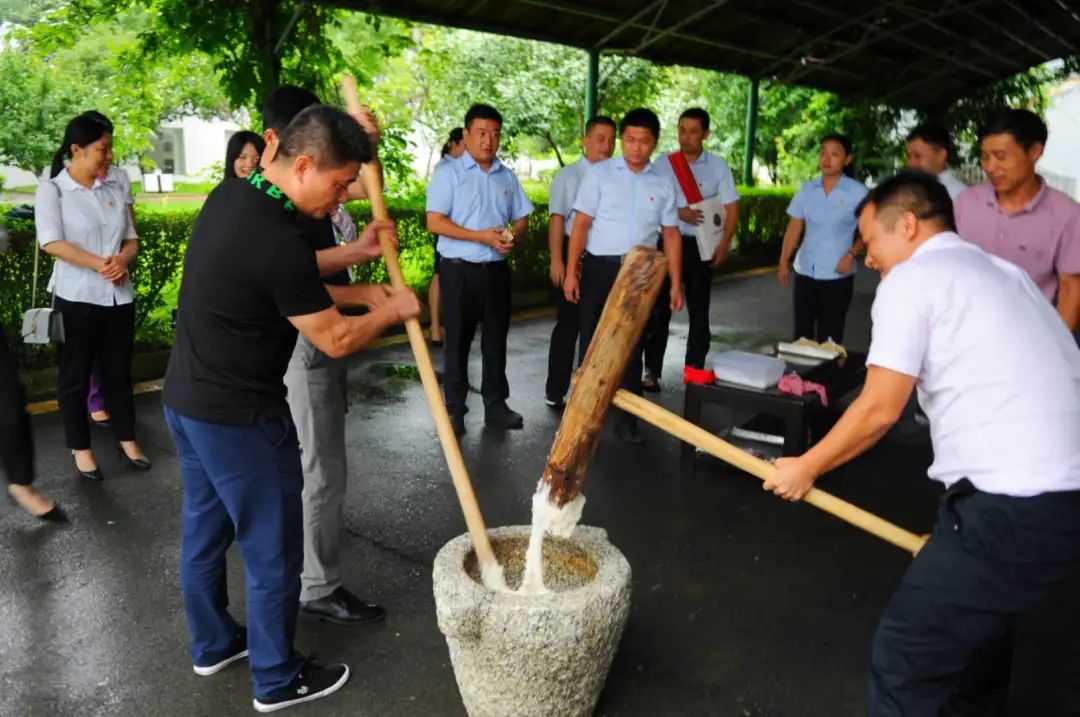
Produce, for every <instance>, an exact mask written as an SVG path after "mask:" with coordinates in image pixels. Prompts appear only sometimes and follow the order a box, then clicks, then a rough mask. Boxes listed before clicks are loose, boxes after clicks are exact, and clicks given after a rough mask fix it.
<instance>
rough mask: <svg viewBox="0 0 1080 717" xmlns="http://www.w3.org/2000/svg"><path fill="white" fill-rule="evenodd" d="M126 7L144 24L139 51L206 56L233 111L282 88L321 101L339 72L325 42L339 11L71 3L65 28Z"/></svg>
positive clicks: (261, 4) (241, 1) (290, 4)
mask: <svg viewBox="0 0 1080 717" xmlns="http://www.w3.org/2000/svg"><path fill="white" fill-rule="evenodd" d="M132 7H141V8H144V9H145V10H146V11H147V12H148V15H149V17H150V18H151V21H150V22H149V23H148V25H147V26H146V27H145V28H143V29H142V30H141V32H140V33H139V42H140V49H141V50H142V51H143V52H145V53H146V54H148V55H150V56H151V57H163V56H165V57H187V56H190V55H192V54H202V55H204V56H206V57H208V58H210V61H211V63H212V66H213V69H214V70H215V71H216V72H217V74H218V77H219V79H220V82H221V87H222V90H223V91H224V93H225V96H226V97H227V98H228V100H229V102H230V103H231V104H232V106H233V107H237V108H239V107H255V106H257V105H258V103H259V102H260V101H261V100H262V99H263V98H264V97H266V95H267V94H268V93H269V92H270V91H271V90H272V89H273V88H274V87H277V86H278V85H279V84H282V83H292V84H297V85H301V86H304V87H309V88H311V89H312V90H314V91H315V92H317V93H319V94H320V95H328V94H329V93H330V92H332V91H333V86H332V85H333V82H334V78H335V77H336V76H337V74H338V73H339V72H341V71H342V70H343V69H345V68H344V65H343V58H342V55H341V52H340V50H339V49H338V47H337V45H335V44H334V43H332V42H328V41H327V32H328V31H329V30H330V29H331V28H332V27H334V26H336V25H337V24H338V22H339V20H340V18H341V17H342V11H340V10H337V9H335V8H330V7H327V6H325V5H317V4H314V3H309V2H303V0H284V1H282V2H279V1H278V0H214V2H189V0H75V1H74V2H72V3H71V6H70V8H69V9H68V15H69V19H68V23H69V24H75V25H77V24H78V23H80V22H87V21H89V22H94V21H100V20H102V19H110V18H113V17H116V16H117V15H119V14H120V13H122V12H123V11H125V10H128V9H130V8H132Z"/></svg>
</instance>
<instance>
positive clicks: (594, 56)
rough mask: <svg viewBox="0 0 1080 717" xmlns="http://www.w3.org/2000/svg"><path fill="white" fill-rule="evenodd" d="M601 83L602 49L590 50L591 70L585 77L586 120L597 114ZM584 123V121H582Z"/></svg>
mask: <svg viewBox="0 0 1080 717" xmlns="http://www.w3.org/2000/svg"><path fill="white" fill-rule="evenodd" d="M599 83H600V50H598V49H596V48H593V49H592V50H589V72H588V76H587V77H586V79H585V122H588V121H589V120H590V119H592V118H593V116H594V115H596V111H597V86H598V85H599ZM582 124H583V125H584V123H582Z"/></svg>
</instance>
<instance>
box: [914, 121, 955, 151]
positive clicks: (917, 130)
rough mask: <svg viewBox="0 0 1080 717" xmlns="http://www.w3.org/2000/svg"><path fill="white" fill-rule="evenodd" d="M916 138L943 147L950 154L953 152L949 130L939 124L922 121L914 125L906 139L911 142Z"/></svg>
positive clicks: (932, 145)
mask: <svg viewBox="0 0 1080 717" xmlns="http://www.w3.org/2000/svg"><path fill="white" fill-rule="evenodd" d="M917 139H921V140H922V141H923V142H926V143H927V144H928V145H930V146H931V147H937V148H938V149H943V150H945V151H946V152H948V153H949V154H950V155H952V153H953V147H954V145H953V140H952V135H950V134H949V130H947V129H945V128H944V127H943V126H941V125H939V124H934V123H933V122H923V123H922V124H917V125H915V127H913V128H912V130H911V131H910V132H908V136H907V140H906V141H908V142H913V141H915V140H917Z"/></svg>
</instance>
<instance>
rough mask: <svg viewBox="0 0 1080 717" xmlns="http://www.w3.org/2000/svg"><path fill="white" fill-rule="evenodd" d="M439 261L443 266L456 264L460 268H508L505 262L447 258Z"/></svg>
mask: <svg viewBox="0 0 1080 717" xmlns="http://www.w3.org/2000/svg"><path fill="white" fill-rule="evenodd" d="M439 261H440V262H441V263H443V264H455V265H460V266H467V267H476V268H478V269H485V268H488V267H491V268H494V267H505V266H506V262H505V261H469V260H468V259H447V258H446V257H445V256H444V257H441V258H440V259H439Z"/></svg>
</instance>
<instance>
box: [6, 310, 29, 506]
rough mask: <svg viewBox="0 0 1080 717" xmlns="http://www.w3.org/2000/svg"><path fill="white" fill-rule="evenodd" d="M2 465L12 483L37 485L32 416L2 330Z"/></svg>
mask: <svg viewBox="0 0 1080 717" xmlns="http://www.w3.org/2000/svg"><path fill="white" fill-rule="evenodd" d="M0 465H3V467H4V474H5V475H6V476H7V480H8V482H9V483H13V484H15V485H30V484H31V483H33V482H34V438H33V435H32V434H31V433H30V414H29V413H27V412H26V391H25V389H24V388H23V385H22V382H21V381H20V380H19V373H18V369H17V367H16V365H15V356H14V354H12V352H11V346H10V345H8V342H7V337H6V336H5V335H4V330H3V328H0Z"/></svg>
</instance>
